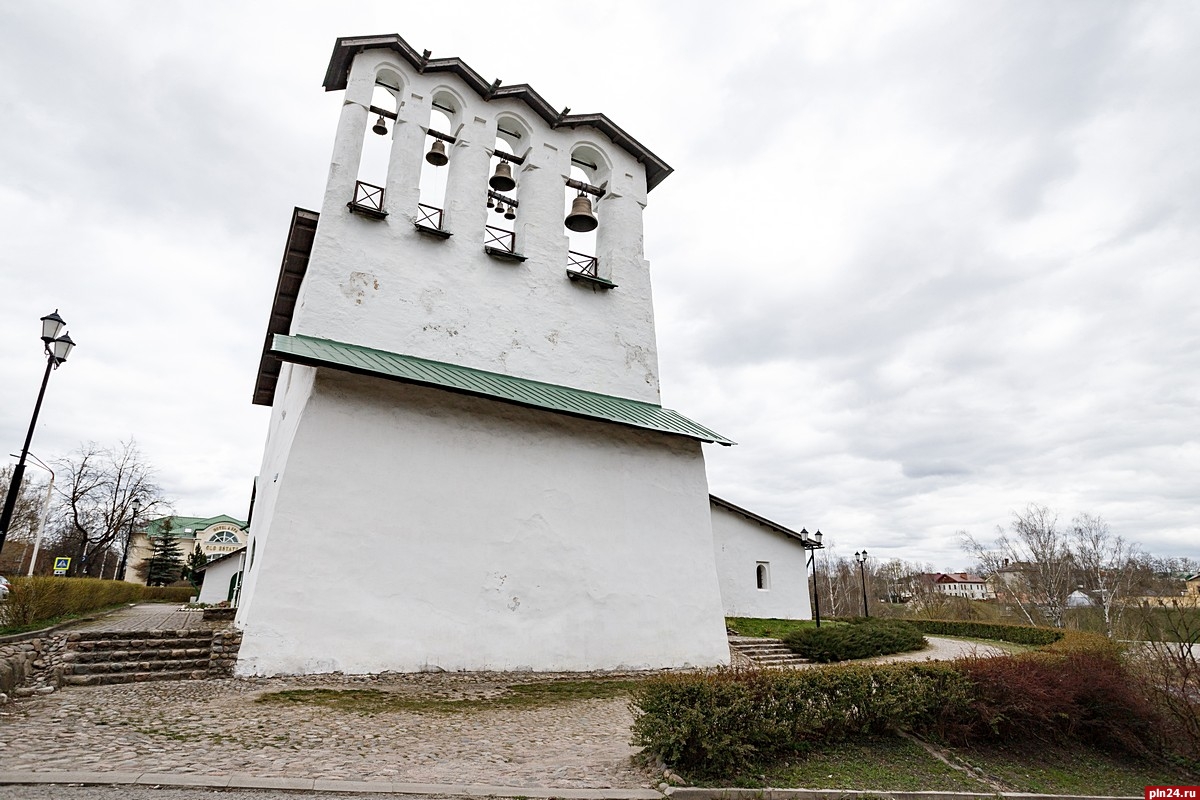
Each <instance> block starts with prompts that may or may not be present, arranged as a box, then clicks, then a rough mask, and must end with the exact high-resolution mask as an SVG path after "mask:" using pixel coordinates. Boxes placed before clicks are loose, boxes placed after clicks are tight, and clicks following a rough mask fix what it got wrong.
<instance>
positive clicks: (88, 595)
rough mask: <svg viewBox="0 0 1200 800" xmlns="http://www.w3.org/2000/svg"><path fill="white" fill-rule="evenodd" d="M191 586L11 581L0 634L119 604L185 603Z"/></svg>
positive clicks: (0, 619) (1, 611) (38, 579)
mask: <svg viewBox="0 0 1200 800" xmlns="http://www.w3.org/2000/svg"><path fill="white" fill-rule="evenodd" d="M194 591H195V590H194V589H192V587H190V586H184V587H178V588H174V587H170V588H169V587H160V586H154V587H151V586H142V585H141V584H137V583H126V582H125V581H102V580H99V579H97V578H48V577H33V578H13V579H12V586H11V589H10V591H9V595H8V600H7V601H5V602H4V603H0V633H3V632H5V631H21V630H31V629H33V628H36V627H37V626H38V625H39V624H40V623H44V622H48V621H50V620H55V619H59V618H61V617H69V616H75V615H79V614H86V613H88V612H90V611H97V610H99V609H102V608H110V607H112V606H116V605H120V604H122V603H137V602H142V601H146V600H169V601H171V602H181V603H183V602H187V600H188V598H189V597H190V596H191V595H192V593H193V592H194Z"/></svg>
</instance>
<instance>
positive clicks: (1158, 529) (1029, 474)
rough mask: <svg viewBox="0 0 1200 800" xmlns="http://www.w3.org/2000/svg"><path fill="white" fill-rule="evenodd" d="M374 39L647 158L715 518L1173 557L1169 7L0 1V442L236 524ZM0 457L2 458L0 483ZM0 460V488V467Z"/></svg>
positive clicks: (1192, 446)
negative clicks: (274, 372)
mask: <svg viewBox="0 0 1200 800" xmlns="http://www.w3.org/2000/svg"><path fill="white" fill-rule="evenodd" d="M380 33H399V34H400V35H401V36H403V37H404V38H405V39H406V40H408V41H409V43H411V44H412V45H413V46H414V47H415V48H417V49H418V50H421V49H425V48H429V49H431V50H432V51H433V54H434V55H435V56H438V57H445V56H459V57H462V58H463V59H465V60H466V61H467V62H468V63H469V64H470V65H471V66H473V67H474V68H475V69H476V70H478V71H479V72H480V73H482V74H483V75H484V76H486V77H489V78H501V79H502V80H503V82H504V83H506V84H510V83H522V82H527V83H530V84H532V85H533V86H534V88H536V89H537V90H538V91H539V92H540V93H541V94H542V95H543V96H544V97H545V98H546V99H547V100H548V101H549V102H550V103H551V104H553V105H556V106H558V107H562V106H570V107H571V108H572V109H573V111H574V112H576V113H587V112H604V113H606V114H608V115H609V116H610V117H611V118H612V119H613V120H615V121H616V122H617V124H619V125H621V126H622V127H624V128H625V129H626V130H628V131H630V132H631V133H632V134H633V135H634V136H636V137H637V138H638V139H639V140H640V141H642V142H643V143H644V144H645V145H646V146H648V147H649V148H650V149H651V150H653V151H654V152H656V153H657V154H658V155H660V156H661V157H663V158H664V159H665V160H666V161H667V162H668V163H670V164H671V165H672V166H673V167H674V168H675V170H676V171H675V174H673V175H672V176H671V177H670V178H668V179H667V180H666V181H665V182H664V183H663V184H662V185H661V186H659V187H658V188H657V189H655V190H654V191H653V192H652V193H651V195H650V201H651V205H650V208H649V209H648V210H647V218H646V253H647V257H648V258H649V259H650V261H651V265H652V269H653V273H654V281H655V302H656V310H657V317H658V336H659V347H660V365H661V371H662V383H663V403H664V405H666V406H668V407H672V408H675V409H677V410H679V411H681V412H683V413H684V414H686V415H688V416H690V417H692V418H694V419H696V420H698V421H700V422H702V423H704V424H706V425H708V426H709V427H711V428H713V429H715V430H717V431H720V432H721V433H723V434H725V435H727V436H730V437H731V438H733V439H736V440H737V441H738V442H740V445H739V446H738V447H734V448H719V447H716V446H706V452H707V456H708V470H709V481H710V485H711V488H712V491H713V492H714V493H716V494H718V495H721V496H723V497H725V498H726V499H728V500H731V501H733V502H735V503H738V504H740V505H743V506H746V507H749V508H751V509H753V510H755V511H757V512H759V513H761V514H763V515H765V516H768V517H771V518H774V519H777V520H778V521H780V522H782V523H783V524H786V525H789V526H793V527H795V528H799V527H801V526H805V527H807V528H808V529H809V530H815V529H817V528H820V529H821V530H822V531H823V532H824V533H825V534H826V536H827V539H826V541H827V542H829V543H832V545H833V546H834V548H835V549H836V551H837V552H838V553H840V554H842V555H848V554H850V553H852V552H853V551H854V550H856V549H859V548H861V547H867V548H869V549H870V551H871V552H872V553H873V554H875V555H879V556H882V557H898V558H904V559H907V560H913V561H921V562H931V563H933V564H934V565H935V566H936V567H938V568H942V569H958V568H963V567H965V566H966V565H967V563H968V559H967V557H966V555H965V554H964V553H963V552H962V551H961V550H960V548H959V546H958V543H957V537H956V535H955V532H956V531H958V530H967V531H970V532H972V533H973V534H975V535H976V536H977V537H982V538H988V537H990V536H991V535H992V532H993V530H994V528H995V526H997V525H1005V524H1007V522H1008V521H1009V520H1010V519H1011V515H1012V512H1013V511H1014V510H1016V509H1020V508H1022V507H1024V506H1025V505H1026V504H1028V503H1031V502H1036V503H1044V504H1046V505H1049V506H1051V507H1053V508H1055V509H1057V510H1058V511H1059V512H1060V514H1061V515H1062V517H1063V519H1064V521H1065V520H1069V518H1070V517H1071V516H1073V515H1074V514H1076V513H1079V512H1089V513H1093V514H1100V515H1102V516H1103V517H1104V518H1105V519H1106V520H1107V521H1108V522H1109V523H1110V525H1111V526H1112V527H1113V529H1114V530H1115V531H1117V532H1119V533H1121V534H1123V535H1124V536H1126V537H1127V538H1130V539H1133V540H1136V541H1138V542H1140V543H1141V544H1142V546H1143V548H1144V549H1146V550H1148V551H1150V552H1153V553H1155V554H1158V555H1180V556H1184V555H1186V556H1190V557H1192V558H1200V518H1198V516H1197V514H1198V511H1200V502H1198V501H1200V497H1198V494H1200V486H1198V478H1200V436H1198V435H1197V411H1198V405H1200V403H1198V388H1200V380H1198V375H1200V311H1198V305H1200V304H1198V300H1200V268H1198V267H1200V265H1198V257H1200V227H1198V226H1197V221H1198V220H1200V144H1198V143H1200V102H1198V101H1197V98H1200V4H1197V3H1194V2H1186V1H1184V0H1181V1H1180V2H1139V3H1132V2H1122V3H1118V2H1106V1H1104V0H1078V1H1077V2H1054V1H1051V2H1046V1H1045V0H1028V1H1026V0H1010V1H1009V2H988V1H987V0H971V2H855V1H854V0H836V1H833V2H807V3H806V2H790V3H765V2H762V3H760V2H756V3H754V4H752V5H747V4H744V3H736V4H735V3H716V2H711V0H708V1H706V2H677V3H675V2H661V3H653V2H646V0H639V1H638V2H611V0H610V2H605V3H601V4H596V3H590V4H587V3H561V2H544V3H539V2H526V3H520V4H516V5H513V4H508V5H505V4H497V3H495V2H482V3H477V2H462V1H460V2H456V3H454V4H453V5H452V6H447V5H446V4H434V3H407V2H406V3H401V2H395V0H392V1H391V2H384V3H368V2H356V3H353V4H350V3H332V2H330V3H322V4H312V3H303V2H287V3H254V4H249V3H240V2H239V3H233V2H222V1H220V0H208V1H207V2H203V3H201V2H188V3H164V2H158V1H157V0H156V1H154V2H119V1H115V0H108V1H107V2H104V3H96V2H55V1H54V0H39V2H36V3H35V2H15V1H14V2H6V3H3V4H0V67H2V68H3V71H4V75H5V80H4V81H3V82H2V83H0V244H2V247H0V443H3V446H4V447H5V448H8V449H7V450H5V451H4V452H5V453H9V452H16V450H17V449H18V448H19V447H20V445H21V441H22V439H23V437H24V433H25V429H26V426H27V425H28V421H29V415H30V413H31V412H32V408H33V403H34V400H35V398H36V393H37V387H38V383H39V381H40V378H41V371H42V369H43V365H44V362H43V360H42V358H41V355H40V351H41V343H40V341H39V339H38V335H39V323H38V318H39V317H41V316H42V315H43V314H46V313H47V312H49V311H51V310H53V309H55V308H58V309H59V311H60V313H61V314H62V316H63V317H64V318H65V319H66V320H67V321H68V323H69V326H70V332H71V335H72V337H73V338H74V339H75V340H76V342H78V348H77V349H76V351H75V353H74V355H73V356H72V358H71V360H70V362H68V364H66V365H65V366H64V367H63V368H62V369H60V370H59V371H57V372H56V373H55V374H54V375H53V376H52V378H51V385H50V388H49V391H48V395H47V400H46V403H45V406H44V408H43V412H42V417H41V422H40V424H39V426H38V430H37V433H36V437H35V440H34V447H33V451H34V452H35V453H36V454H38V455H39V456H41V457H42V458H43V459H47V460H49V459H52V458H56V457H59V456H62V455H64V454H65V453H67V452H68V451H70V450H71V449H72V448H74V447H76V446H78V445H79V443H81V442H84V441H88V440H94V441H97V442H99V443H101V444H116V443H117V442H119V441H120V440H123V439H128V438H130V437H132V438H134V439H136V441H137V442H138V444H139V446H140V447H141V449H142V451H143V452H144V454H145V455H146V457H147V458H148V459H149V460H150V461H151V462H152V463H153V464H154V465H155V466H156V467H157V469H158V474H159V480H160V482H161V483H162V485H163V486H164V488H165V489H166V490H167V493H168V494H169V495H170V497H171V498H172V499H173V500H174V503H175V508H176V511H177V512H179V513H182V514H189V515H209V514H217V513H229V514H234V515H243V514H244V513H245V510H246V506H247V503H248V500H249V492H250V486H251V481H252V478H253V476H254V474H255V473H256V472H257V470H258V466H259V460H260V457H261V453H262V446H263V443H264V440H265V434H266V425H267V415H268V410H267V409H265V408H262V407H258V406H253V405H251V404H250V396H251V390H252V388H253V385H254V376H255V372H256V369H257V364H258V358H259V353H260V350H261V347H262V341H263V334H264V331H265V328H266V322H267V315H268V311H269V308H270V304H271V298H272V293H273V289H274V282H275V278H276V274H277V272H278V268H279V262H280V258H281V256H282V252H283V244H284V237H285V234H286V231H287V225H288V220H289V218H290V214H291V210H292V207H293V206H296V205H299V206H303V207H307V208H319V204H320V198H321V192H322V188H323V184H324V179H325V174H326V170H327V167H328V163H329V156H330V148H331V144H332V136H333V132H334V126H335V124H336V121H337V112H338V106H339V104H340V94H337V93H333V94H326V93H325V92H324V91H323V89H322V88H321V81H322V79H323V77H324V72H325V67H326V64H327V62H328V59H329V54H330V51H331V50H332V47H333V43H334V39H335V38H336V37H338V36H354V35H367V34H380ZM0 455H2V454H0ZM12 461H13V460H12V459H10V460H9V463H11V462H12Z"/></svg>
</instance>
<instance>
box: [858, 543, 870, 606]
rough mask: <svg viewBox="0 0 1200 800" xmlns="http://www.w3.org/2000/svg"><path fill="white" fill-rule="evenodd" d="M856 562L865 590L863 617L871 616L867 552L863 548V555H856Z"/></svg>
mask: <svg viewBox="0 0 1200 800" xmlns="http://www.w3.org/2000/svg"><path fill="white" fill-rule="evenodd" d="M854 560H855V561H857V562H858V577H859V578H861V579H862V590H863V616H864V617H869V616H871V611H870V609H868V608H867V572H866V567H865V566H864V565H865V564H866V563H867V550H866V548H863V551H862V552H861V553H855V554H854Z"/></svg>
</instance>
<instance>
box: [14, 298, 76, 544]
mask: <svg viewBox="0 0 1200 800" xmlns="http://www.w3.org/2000/svg"><path fill="white" fill-rule="evenodd" d="M65 327H67V323H65V322H63V318H62V317H60V316H59V315H58V309H55V310H54V313H53V314H47V315H46V316H44V317H42V343H43V345H44V346H45V348H46V374H45V375H43V376H42V388H41V390H40V391H39V392H38V398H37V403H36V404H35V405H34V406H33V419H32V420H31V421H30V422H29V433H27V434H26V435H25V446H24V447H22V448H21V458H20V460H18V461H17V466H16V467H14V468H13V473H12V481H11V482H10V483H9V484H8V496H7V497H6V498H5V499H4V511H3V512H0V551H3V550H4V540H5V539H7V538H8V526H9V525H10V524H12V517H13V510H14V509H15V508H16V507H17V497H18V496H19V495H20V493H21V479H22V478H24V477H25V459H26V458H27V457H28V456H29V445H31V444H33V429H34V428H36V427H37V418H38V413H39V412H40V411H41V410H42V398H43V397H45V396H46V383H47V382H49V380H50V371H51V370H54V369H58V366H59V364H62V363H63V362H65V361H66V360H67V356H69V355H70V354H71V348H73V347H75V343H74V342H73V341H71V336H70V334H66V333H63V335H62V336H59V334H60V333H62V331H63V328H65Z"/></svg>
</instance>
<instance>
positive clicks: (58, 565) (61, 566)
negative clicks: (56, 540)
mask: <svg viewBox="0 0 1200 800" xmlns="http://www.w3.org/2000/svg"><path fill="white" fill-rule="evenodd" d="M70 568H71V559H69V558H67V557H66V556H58V557H57V558H55V559H54V574H55V575H66V574H67V570H68V569H70Z"/></svg>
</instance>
